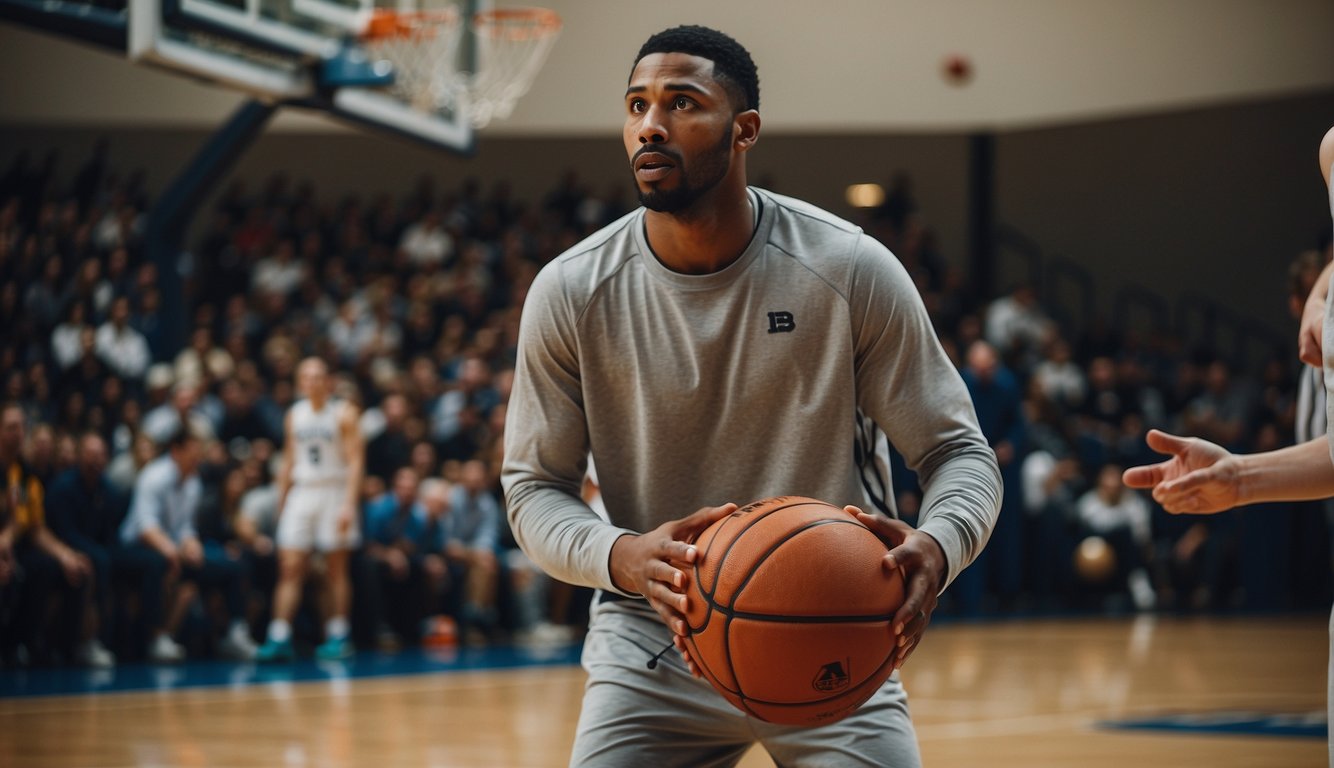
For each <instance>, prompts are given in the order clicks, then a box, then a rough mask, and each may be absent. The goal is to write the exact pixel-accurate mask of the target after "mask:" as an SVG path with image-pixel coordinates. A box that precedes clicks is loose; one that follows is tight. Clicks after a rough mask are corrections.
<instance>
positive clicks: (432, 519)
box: [417, 477, 463, 617]
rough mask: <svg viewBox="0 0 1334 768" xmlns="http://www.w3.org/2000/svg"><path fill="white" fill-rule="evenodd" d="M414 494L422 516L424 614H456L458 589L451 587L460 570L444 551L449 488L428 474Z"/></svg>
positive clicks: (446, 484)
mask: <svg viewBox="0 0 1334 768" xmlns="http://www.w3.org/2000/svg"><path fill="white" fill-rule="evenodd" d="M417 496H418V501H419V503H420V504H421V509H422V512H423V513H425V516H426V517H425V521H424V522H425V524H424V525H423V528H422V532H421V535H420V537H419V549H420V552H421V563H422V575H423V577H424V578H425V580H426V584H425V612H426V615H427V616H428V617H429V616H432V615H435V614H440V613H445V614H449V615H450V616H452V617H457V616H458V612H459V611H458V608H459V606H458V603H457V600H455V599H454V598H455V595H456V594H457V592H458V590H456V589H452V587H453V585H454V584H457V583H460V582H461V581H462V577H463V570H462V568H461V567H459V566H451V564H450V563H449V561H448V560H447V559H446V557H445V553H444V543H445V534H444V532H445V527H446V526H447V525H448V519H449V512H450V509H449V503H450V497H451V496H452V489H451V488H450V487H449V483H448V482H446V481H444V480H441V479H440V478H438V477H431V478H427V479H426V480H423V481H422V482H421V487H420V489H419V490H418V492H417ZM451 568H452V570H451Z"/></svg>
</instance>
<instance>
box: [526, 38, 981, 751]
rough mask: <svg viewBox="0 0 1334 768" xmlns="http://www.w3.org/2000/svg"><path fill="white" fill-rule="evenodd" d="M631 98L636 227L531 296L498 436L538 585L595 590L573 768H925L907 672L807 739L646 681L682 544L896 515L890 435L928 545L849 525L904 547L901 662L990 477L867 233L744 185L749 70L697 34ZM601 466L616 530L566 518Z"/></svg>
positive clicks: (895, 268) (674, 617) (578, 259)
mask: <svg viewBox="0 0 1334 768" xmlns="http://www.w3.org/2000/svg"><path fill="white" fill-rule="evenodd" d="M624 104H625V112H626V122H625V128H624V135H623V138H624V142H625V148H626V152H627V155H628V156H629V159H630V163H631V168H632V171H633V174H634V178H635V182H636V185H637V187H638V190H639V193H640V201H641V203H642V204H643V206H644V207H643V208H640V209H639V210H636V211H634V212H632V213H630V214H629V215H627V216H625V217H623V218H621V219H620V220H619V221H616V222H614V223H612V224H611V225H609V226H607V227H606V228H605V229H603V230H602V231H600V232H597V233H595V234H594V235H592V236H590V237H589V238H588V239H586V240H584V241H583V242H582V243H580V244H578V245H576V246H575V247H574V248H572V249H570V250H569V251H567V252H566V253H564V254H562V255H561V256H560V257H558V258H557V259H556V260H555V261H553V262H552V263H550V264H548V265H547V266H546V267H545V268H544V269H543V270H542V272H541V273H540V274H539V275H538V277H537V278H536V279H535V281H534V283H533V286H532V288H531V290H530V292H529V294H528V299H527V302H526V304H525V306H524V311H523V321H522V326H521V331H520V341H519V359H518V365H517V369H516V378H515V384H514V390H513V394H512V397H511V401H510V410H509V418H508V419H507V427H506V435H505V445H506V457H505V466H504V473H503V481H504V486H505V492H506V497H507V501H508V507H509V514H510V521H511V525H512V527H513V530H514V534H515V538H516V539H517V540H518V542H519V544H520V545H521V546H522V547H523V549H524V550H525V551H526V552H527V554H528V555H529V557H531V558H532V559H533V561H534V562H536V563H537V564H538V565H539V566H541V567H542V568H543V569H544V570H546V571H547V572H548V573H550V574H551V575H552V576H554V577H556V578H558V579H561V580H564V581H568V582H571V583H575V584H583V585H590V586H594V587H597V588H598V589H600V590H601V592H600V593H599V596H598V598H597V604H596V605H595V608H594V611H593V615H592V620H591V623H590V630H589V635H588V639H587V641H586V642H585V645H584V656H583V663H584V667H585V669H587V671H588V673H589V681H588V685H587V688H586V691H585V695H584V701H583V709H582V713H581V715H580V720H579V727H578V732H577V734H576V737H575V745H574V753H573V755H572V757H571V764H572V765H580V766H625V765H631V764H644V765H655V766H658V765H663V766H667V765H675V766H720V765H732V764H735V763H736V762H737V761H738V760H739V759H740V758H741V756H742V755H743V754H744V753H745V752H746V750H747V749H748V748H749V747H750V746H751V744H752V743H753V742H754V741H757V740H758V741H760V742H761V743H762V744H763V745H764V747H765V748H766V749H767V750H768V751H769V752H770V754H771V755H773V757H774V759H775V760H776V761H777V762H778V763H779V764H781V765H816V764H818V765H841V766H842V765H863V766H871V765H875V766H884V765H894V766H913V765H918V764H919V763H920V757H919V755H918V750H917V743H916V737H915V734H914V731H913V727H912V722H911V720H910V719H909V716H908V710H907V698H906V695H905V694H904V692H903V688H902V686H901V684H900V682H899V678H898V675H897V674H895V675H893V676H892V677H891V678H890V679H889V681H888V682H887V683H886V684H885V685H884V686H883V687H882V688H881V689H880V690H879V691H878V692H877V693H876V694H875V695H874V696H872V697H871V699H870V701H868V702H867V703H866V704H865V705H864V706H863V707H862V708H861V709H860V710H858V711H857V712H855V713H853V714H852V715H850V716H848V717H847V718H845V719H843V720H840V721H839V722H837V723H834V724H831V725H825V726H821V727H817V728H796V727H790V726H780V725H774V724H770V723H764V722H760V721H758V720H754V719H751V718H748V717H746V716H745V715H743V714H742V713H741V712H740V711H738V710H736V709H733V708H732V707H731V705H729V704H728V703H727V702H726V701H725V700H724V699H723V698H722V697H721V696H720V695H718V694H717V693H716V692H714V691H713V690H712V689H711V688H710V687H709V686H708V684H707V683H705V682H704V681H703V680H700V679H698V678H697V676H695V675H692V673H693V672H696V671H697V670H695V669H694V667H693V664H691V662H690V660H689V658H688V657H684V658H683V659H676V658H669V659H666V660H665V661H664V663H662V664H659V665H657V667H656V669H649V668H648V667H647V665H646V663H645V662H646V661H648V659H649V658H650V657H651V656H653V655H654V654H655V653H656V652H657V651H658V649H660V648H662V647H663V646H664V645H666V646H668V647H670V644H671V643H673V642H675V643H676V645H677V647H678V648H683V647H684V645H683V642H682V638H683V636H684V634H685V632H686V627H685V623H684V617H683V615H682V609H683V607H684V605H685V597H684V595H683V594H682V587H683V584H684V574H683V572H682V571H683V569H687V568H688V566H689V564H690V563H691V562H693V561H694V559H695V557H696V551H695V548H694V547H693V546H691V545H689V544H688V543H687V542H688V541H689V540H690V538H691V537H692V536H693V535H695V534H697V533H698V532H699V531H701V530H703V529H704V528H705V527H706V526H708V525H709V524H710V523H712V522H713V521H715V520H717V519H719V518H721V517H723V516H725V515H728V514H730V513H731V512H733V511H734V510H736V509H737V503H747V502H750V501H753V500H756V499H761V498H765V497H768V496H775V495H780V494H791V495H802V496H809V497H812V498H816V499H823V500H826V501H830V502H834V503H839V504H852V505H856V506H857V507H863V506H865V507H867V508H878V509H881V510H885V511H888V510H889V509H890V504H889V502H888V501H886V499H888V497H889V492H888V488H889V483H888V478H887V477H886V476H885V470H884V465H883V464H881V463H879V462H878V457H880V456H882V455H883V450H884V448H885V445H886V438H888V440H889V441H892V442H893V443H894V445H895V446H896V447H897V448H898V449H899V451H900V452H901V453H902V454H903V455H904V457H905V458H906V460H907V462H908V464H909V465H910V466H912V467H913V468H914V469H915V470H916V471H917V472H918V473H919V475H920V477H921V480H922V485H923V488H924V491H925V496H924V499H923V503H922V512H921V517H920V519H921V526H920V528H919V529H917V530H913V529H912V528H911V527H909V526H908V525H906V524H904V523H901V522H899V521H897V520H891V519H889V518H888V517H885V516H884V515H880V514H876V515H865V514H863V515H861V516H860V518H861V520H862V521H863V522H865V523H866V524H867V525H868V526H870V527H871V528H872V530H874V531H876V532H877V534H879V535H880V536H881V538H883V539H885V540H886V541H887V542H889V543H890V545H891V546H892V547H893V548H892V550H891V552H890V553H889V554H888V555H887V556H886V558H885V563H884V565H883V567H886V568H898V567H902V568H903V569H904V571H905V572H906V574H907V578H908V588H907V597H906V600H905V601H904V604H903V607H902V609H901V610H900V611H899V613H898V615H897V616H896V617H895V619H894V630H893V631H895V634H896V635H897V639H896V641H895V642H896V643H897V646H898V648H899V650H898V652H897V656H896V659H895V665H896V666H898V665H901V664H902V663H903V662H904V660H906V659H907V657H908V655H909V654H910V653H912V651H913V649H914V648H915V647H916V645H917V643H918V641H919V640H920V638H921V635H922V632H923V630H924V629H925V628H926V625H927V622H928V621H929V620H930V615H931V611H932V610H933V608H934V607H935V604H936V595H937V594H938V593H939V592H940V590H941V589H943V588H944V587H945V586H946V585H947V584H949V582H950V581H951V580H953V578H954V577H955V576H957V575H958V573H959V572H960V571H961V570H962V569H963V568H964V567H965V566H967V565H968V564H969V563H970V562H972V560H973V559H974V558H975V557H976V556H977V554H978V553H979V552H980V551H981V549H982V546H983V545H984V544H985V542H986V540H987V537H988V536H989V535H990V533H991V529H992V527H993V525H994V524H995V520H996V515H997V509H998V506H999V502H1000V492H1001V481H1000V473H999V470H998V468H997V464H996V459H995V455H994V454H993V453H992V451H991V449H990V448H988V446H987V443H986V440H985V438H984V437H983V436H982V433H981V431H980V430H979V429H978V425H977V418H976V415H975V414H974V412H973V407H972V403H971V402H970V400H969V398H968V393H967V390H966V389H965V387H964V385H963V382H962V380H961V379H960V377H959V374H958V372H957V371H956V370H955V368H954V366H953V365H952V364H951V363H950V361H949V360H948V358H947V357H946V356H945V354H944V352H943V351H942V350H941V347H940V345H939V343H938V342H937V340H936V337H935V335H934V333H933V331H932V328H931V324H930V322H929V320H928V318H927V314H926V311H925V309H924V307H923V305H922V302H921V299H920V297H919V296H918V294H917V292H916V290H915V288H914V287H913V284H912V281H911V279H910V278H909V277H908V275H907V273H906V271H905V270H904V269H903V267H902V266H901V265H900V264H899V262H898V261H897V260H896V259H895V258H894V257H893V256H892V255H891V254H890V253H889V252H888V251H887V250H886V249H885V248H884V247H883V246H881V245H880V244H879V243H877V242H876V241H874V240H873V239H871V238H870V237H868V236H866V235H865V234H863V233H862V232H861V230H860V229H858V228H857V227H855V226H853V225H851V224H848V223H847V222H844V221H841V220H839V219H837V218H835V217H833V216H831V215H830V214H828V213H826V212H824V211H821V210H819V209H816V208H814V207H812V206H810V205H807V204H805V203H802V202H800V201H797V200H793V199H790V198H785V197H781V196H778V195H774V194H772V193H769V192H766V191H764V190H760V189H755V188H751V187H749V186H748V185H747V183H746V166H745V156H746V152H748V151H749V150H750V149H751V148H752V147H753V146H754V145H755V143H756V141H757V140H758V138H759V132H760V115H759V112H758V106H759V86H758V77H757V75H756V71H755V65H754V63H753V62H752V60H751V58H750V54H749V53H748V52H747V51H746V50H745V49H744V48H743V47H741V46H740V45H739V44H738V43H737V42H736V41H735V40H733V39H732V38H730V37H728V36H727V35H724V34H722V33H720V32H716V31H714V30H711V29H706V28H703V27H678V28H675V29H670V30H667V31H664V32H662V33H659V34H657V35H654V36H653V37H651V38H650V39H649V40H648V42H646V43H645V45H644V46H643V48H641V50H640V52H639V55H638V56H637V57H636V60H635V64H634V67H633V70H632V72H631V73H630V78H629V82H628V88H627V90H626V92H625V102H624ZM882 430H883V431H882ZM590 454H591V456H592V458H593V459H594V461H595V462H596V464H597V466H598V475H599V479H600V480H601V481H602V494H603V500H604V503H605V506H606V511H607V517H606V518H604V517H600V516H599V515H597V514H596V513H594V512H593V511H592V510H591V509H590V508H589V507H588V506H587V505H585V504H584V503H583V502H582V501H581V500H580V494H579V491H580V482H581V480H582V479H583V476H584V471H585V467H586V465H587V462H588V459H589V456H590ZM692 510H693V512H692Z"/></svg>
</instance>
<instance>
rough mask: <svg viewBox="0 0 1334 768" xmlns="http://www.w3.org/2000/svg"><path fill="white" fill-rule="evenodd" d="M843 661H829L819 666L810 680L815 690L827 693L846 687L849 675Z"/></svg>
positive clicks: (849, 679)
mask: <svg viewBox="0 0 1334 768" xmlns="http://www.w3.org/2000/svg"><path fill="white" fill-rule="evenodd" d="M844 665H845V662H842V661H831V662H829V663H828V664H826V665H824V666H823V667H820V671H819V672H817V673H816V674H815V679H814V680H812V681H811V687H812V688H814V689H815V690H817V691H822V692H824V693H828V692H830V691H838V690H842V689H844V688H847V687H848V683H849V682H850V681H851V679H852V678H851V677H849V676H848V671H847V668H846V667H845V666H844Z"/></svg>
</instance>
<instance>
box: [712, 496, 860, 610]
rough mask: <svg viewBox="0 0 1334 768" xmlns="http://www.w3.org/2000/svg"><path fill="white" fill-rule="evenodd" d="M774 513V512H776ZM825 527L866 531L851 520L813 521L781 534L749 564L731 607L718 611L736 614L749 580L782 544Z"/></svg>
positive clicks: (733, 597) (858, 523)
mask: <svg viewBox="0 0 1334 768" xmlns="http://www.w3.org/2000/svg"><path fill="white" fill-rule="evenodd" d="M774 511H775V512H776V511H778V510H774ZM826 525H855V526H857V527H858V528H861V529H863V530H868V529H867V528H866V526H864V525H862V524H861V523H860V522H858V521H856V520H853V519H852V518H848V519H846V520H829V519H822V520H814V521H811V522H809V523H806V524H804V525H802V526H801V527H800V528H796V529H794V530H791V531H788V532H787V533H785V534H783V536H782V538H779V539H778V540H776V541H775V542H774V543H773V545H772V546H770V547H769V548H768V549H767V550H765V551H764V554H762V555H761V556H759V557H757V558H755V562H753V563H751V566H750V570H749V571H748V572H747V573H746V576H745V578H743V579H742V580H741V583H740V584H738V585H737V587H736V593H735V594H733V595H732V603H731V605H729V606H728V607H727V608H726V609H721V608H720V609H719V610H725V612H727V613H729V614H734V613H735V612H736V609H735V608H733V607H732V606H735V605H736V602H737V600H740V599H741V593H742V592H744V591H746V587H747V585H749V584H750V581H751V579H753V578H755V574H756V573H757V572H758V571H759V570H760V567H761V566H762V565H764V562H765V561H766V560H768V559H769V558H770V557H771V556H772V555H773V553H775V552H777V551H778V550H779V549H782V547H783V545H784V544H786V543H788V542H789V541H792V540H793V539H795V538H796V537H798V536H800V535H801V534H803V533H805V532H806V531H809V530H813V529H815V528H819V527H822V526H826ZM743 533H744V532H743ZM742 535H743V534H737V537H736V539H733V540H732V543H733V544H735V543H736V541H737V540H739V539H740V538H741V536H742ZM721 566H722V564H721V563H719V567H720V568H721Z"/></svg>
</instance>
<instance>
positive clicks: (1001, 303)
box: [985, 283, 1056, 372]
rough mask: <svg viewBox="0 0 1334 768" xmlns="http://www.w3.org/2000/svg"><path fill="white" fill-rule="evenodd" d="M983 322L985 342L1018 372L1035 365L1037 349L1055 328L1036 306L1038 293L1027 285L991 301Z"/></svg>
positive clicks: (1045, 314)
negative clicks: (1015, 366)
mask: <svg viewBox="0 0 1334 768" xmlns="http://www.w3.org/2000/svg"><path fill="white" fill-rule="evenodd" d="M985 323H986V330H985V334H986V339H987V341H988V342H990V343H991V345H992V346H993V347H995V348H996V351H997V352H998V353H999V354H1000V355H1001V357H1002V358H1004V359H1005V360H1006V361H1007V362H1010V363H1011V364H1014V365H1017V367H1018V368H1019V369H1020V371H1021V372H1027V371H1028V370H1029V369H1030V368H1031V367H1032V364H1033V363H1034V362H1036V357H1037V355H1038V352H1039V350H1041V349H1042V345H1043V344H1045V343H1046V341H1047V338H1048V337H1049V336H1050V335H1051V333H1052V332H1053V331H1054V330H1055V327H1056V324H1055V323H1053V322H1052V320H1051V318H1050V317H1048V316H1047V313H1046V312H1044V311H1043V309H1042V307H1041V306H1040V305H1039V304H1038V295H1037V291H1035V290H1034V289H1033V286H1031V285H1028V284H1026V283H1025V284H1021V285H1018V286H1016V287H1015V289H1014V290H1013V291H1011V292H1010V293H1009V295H1007V296H1002V297H1000V298H999V299H996V300H995V301H993V302H991V306H990V307H988V308H987V314H986V321H985Z"/></svg>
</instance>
